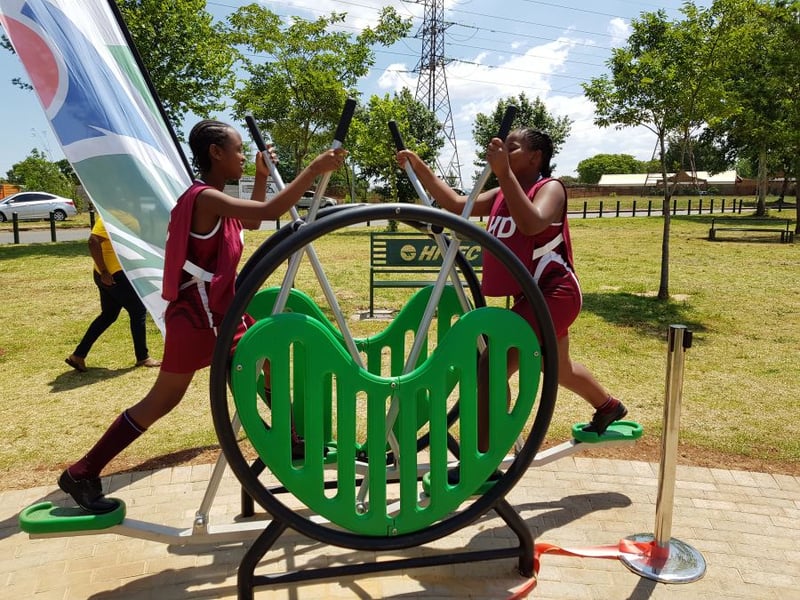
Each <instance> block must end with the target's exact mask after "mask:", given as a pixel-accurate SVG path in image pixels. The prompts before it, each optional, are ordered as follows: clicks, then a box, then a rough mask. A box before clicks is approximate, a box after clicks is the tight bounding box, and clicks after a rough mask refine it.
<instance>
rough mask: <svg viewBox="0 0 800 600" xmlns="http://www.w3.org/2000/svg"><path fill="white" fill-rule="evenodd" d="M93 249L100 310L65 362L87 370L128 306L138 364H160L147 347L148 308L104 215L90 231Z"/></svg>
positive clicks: (84, 370) (81, 369) (139, 365)
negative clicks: (99, 341) (88, 359)
mask: <svg viewBox="0 0 800 600" xmlns="http://www.w3.org/2000/svg"><path fill="white" fill-rule="evenodd" d="M89 252H90V253H91V255H92V260H93V261H94V271H93V273H94V283H95V285H96V286H97V290H98V291H99V292H100V314H99V315H97V317H96V318H95V320H94V321H92V323H91V325H89V328H88V329H87V330H86V333H85V334H84V335H83V339H81V341H80V343H79V344H78V346H77V347H76V348H75V351H74V352H73V353H72V354H70V355H69V356H68V357H67V358H65V359H64V362H66V363H67V364H68V365H69V366H70V367H72V368H73V369H75V370H76V371H80V372H81V373H85V372H86V357H87V356H88V354H89V351H90V350H91V349H92V346H93V345H94V343H95V342H96V341H97V339H98V338H99V337H100V336H101V335H103V332H105V330H106V329H108V328H109V327H111V325H112V324H113V323H114V322H115V321H116V320H117V317H119V313H120V312H121V311H122V309H123V308H124V309H125V310H126V311H128V318H129V319H130V326H131V338H133V351H134V353H135V355H136V366H137V367H157V366H159V365H160V364H161V361H159V360H156V359H154V358H151V357H150V352H149V350H148V349H147V327H146V319H147V309H146V308H145V306H144V304H143V303H142V301H141V299H140V298H139V295H138V294H137V293H136V290H135V289H134V288H133V285H131V282H130V280H129V279H128V277H127V276H126V275H125V272H124V271H123V270H122V265H121V264H120V263H119V259H118V258H117V255H116V253H115V252H114V248H113V246H112V245H111V239H110V238H109V237H108V232H107V231H106V227H105V225H104V224H103V220H102V219H100V218H98V219H97V220H96V221H95V223H94V227H92V232H91V234H90V235H89Z"/></svg>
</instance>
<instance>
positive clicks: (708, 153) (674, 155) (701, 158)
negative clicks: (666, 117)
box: [665, 129, 732, 173]
mask: <svg viewBox="0 0 800 600" xmlns="http://www.w3.org/2000/svg"><path fill="white" fill-rule="evenodd" d="M707 131H708V129H705V130H703V132H702V133H701V134H700V135H699V136H698V137H696V138H695V137H692V138H690V139H689V146H688V148H687V151H686V152H684V148H683V140H681V139H679V138H676V137H674V136H673V137H670V138H669V140H668V142H669V145H668V146H667V154H666V157H665V161H666V163H667V169H668V170H670V171H680V170H683V171H689V172H694V171H708V172H710V173H721V172H723V171H727V170H728V169H730V168H731V167H732V162H731V160H730V158H729V157H728V156H727V153H726V152H725V148H723V147H721V146H720V145H719V143H718V142H717V141H715V140H714V139H713V138H711V137H709V136H708V135H707V133H706V132H707Z"/></svg>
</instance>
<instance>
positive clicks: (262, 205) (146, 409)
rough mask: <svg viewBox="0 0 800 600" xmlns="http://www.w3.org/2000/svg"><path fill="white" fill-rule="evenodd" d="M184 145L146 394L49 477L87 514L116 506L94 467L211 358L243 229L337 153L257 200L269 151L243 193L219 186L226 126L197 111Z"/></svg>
mask: <svg viewBox="0 0 800 600" xmlns="http://www.w3.org/2000/svg"><path fill="white" fill-rule="evenodd" d="M189 146H190V148H191V150H192V155H193V156H194V162H195V167H196V168H197V170H198V171H199V173H200V178H199V179H197V180H195V181H194V183H192V185H191V186H190V187H189V189H188V190H186V192H184V193H183V194H182V195H181V197H180V198H179V199H178V202H177V204H176V205H175V207H174V208H173V210H172V213H171V214H170V223H169V227H168V230H167V243H166V248H165V253H164V281H163V290H162V295H163V296H164V299H165V300H168V301H169V304H168V306H167V310H166V312H165V315H164V317H165V319H164V321H165V325H166V338H165V342H164V358H163V361H162V364H161V369H160V371H159V374H158V378H157V379H156V382H155V384H153V387H152V388H151V390H150V391H149V392H148V393H147V395H146V396H145V397H144V398H143V399H142V400H140V401H139V402H138V403H136V404H134V405H133V406H131V407H130V408H128V409H127V410H125V411H123V412H122V414H120V415H119V416H118V417H117V419H116V420H115V421H114V422H113V423H112V424H111V426H110V427H109V428H108V430H107V431H106V433H105V434H104V435H103V436H102V437H101V438H100V440H99V441H98V442H97V443H96V444H95V445H94V447H93V448H92V449H91V450H89V452H88V453H87V454H86V455H85V456H84V457H83V458H81V459H80V460H79V461H78V462H76V463H74V464H73V465H71V466H69V467H68V468H67V469H66V470H65V471H64V472H63V473H62V474H61V477H59V480H58V486H59V487H60V488H61V489H62V490H63V491H65V492H66V493H67V494H69V495H70V496H72V498H73V499H74V500H75V502H77V503H78V505H79V506H80V507H81V508H83V509H84V510H87V511H89V512H92V513H105V512H111V511H113V510H115V509H116V508H117V507H118V506H119V504H118V503H117V502H115V501H113V500H109V499H108V498H106V497H105V496H104V495H103V490H102V485H101V482H100V472H101V471H102V470H103V468H104V467H105V466H106V465H107V464H108V463H109V462H110V461H111V460H112V459H113V458H114V457H115V456H117V455H118V454H119V453H120V452H122V451H123V450H124V449H125V448H127V447H128V446H129V445H130V444H131V443H133V441H134V440H136V439H137V438H138V437H139V436H140V435H141V434H142V433H144V432H145V431H146V430H147V428H148V427H150V426H151V425H152V424H153V423H155V422H156V421H157V420H158V419H160V418H161V417H163V416H164V415H166V414H167V413H168V412H170V411H171V410H172V409H173V408H175V407H176V406H177V405H178V403H179V402H180V401H181V399H183V396H184V394H185V393H186V390H187V389H188V387H189V384H190V383H191V381H192V378H193V377H194V373H195V371H197V370H198V369H202V368H205V367H207V366H208V365H209V364H211V358H212V355H213V352H214V345H215V343H216V339H217V327H219V325H220V323H221V321H222V318H223V316H224V314H225V312H226V311H227V309H228V307H229V306H230V304H231V301H232V300H233V294H234V283H235V279H236V266H237V265H238V263H239V259H240V258H241V255H242V248H243V237H242V234H243V229H244V228H247V229H257V228H258V227H259V226H260V225H261V222H262V221H265V220H270V219H277V218H278V217H280V216H281V215H282V214H284V213H285V212H286V211H288V210H289V208H290V207H291V206H293V205H294V204H295V203H296V202H297V201H298V200H299V199H300V197H301V196H302V194H303V192H305V191H306V190H307V189H308V188H309V187H311V184H313V182H314V180H315V179H316V177H317V176H318V175H321V174H323V173H327V172H330V171H333V170H335V169H337V168H338V167H340V166H341V165H342V163H343V161H344V158H345V155H346V154H347V153H346V151H345V150H343V149H341V148H337V149H335V150H326V151H325V152H323V153H322V154H320V155H319V156H317V157H316V158H315V159H314V160H313V161H312V162H311V164H309V165H308V166H307V167H306V168H305V169H304V170H303V171H302V172H301V173H300V174H299V175H298V176H297V177H296V178H295V179H294V181H292V182H291V183H289V184H288V185H287V186H286V187H285V188H284V189H283V190H282V191H280V192H278V193H277V194H275V196H273V197H272V198H270V199H268V200H267V199H266V192H267V177H268V175H269V169H268V167H267V163H266V162H265V161H266V160H269V159H268V158H267V157H264V156H262V155H261V153H258V154H257V155H256V178H255V183H254V186H253V193H252V196H251V198H252V199H251V200H241V199H239V198H233V197H231V196H228V195H226V194H224V193H223V192H222V190H223V189H224V187H225V182H226V181H227V180H230V179H239V178H240V177H241V176H242V167H243V166H244V163H245V157H244V154H243V150H242V137H241V135H239V133H238V132H237V131H236V130H235V129H233V128H232V127H231V126H230V125H227V124H225V123H221V122H219V121H212V120H205V121H201V122H199V123H198V124H197V125H195V126H194V128H192V131H191V133H190V134H189ZM270 158H271V157H270ZM248 319H249V318H247V317H245V318H243V319H242V323H241V324H240V326H239V330H238V331H237V334H236V336H235V340H238V339H239V338H240V337H241V336H242V335H243V334H244V332H245V330H246V328H247V326H248V325H249V324H250V323H251V322H252V321H250V322H248Z"/></svg>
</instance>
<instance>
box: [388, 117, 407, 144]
mask: <svg viewBox="0 0 800 600" xmlns="http://www.w3.org/2000/svg"><path fill="white" fill-rule="evenodd" d="M389 131H391V132H392V139H393V140H394V145H395V147H396V148H397V149H398V150H405V149H406V145H405V144H404V143H403V136H401V135H400V130H399V129H398V128H397V121H389Z"/></svg>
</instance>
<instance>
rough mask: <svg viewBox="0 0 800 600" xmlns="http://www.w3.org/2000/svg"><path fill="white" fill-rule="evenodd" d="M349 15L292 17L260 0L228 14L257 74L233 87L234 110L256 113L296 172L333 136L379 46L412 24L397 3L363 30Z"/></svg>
mask: <svg viewBox="0 0 800 600" xmlns="http://www.w3.org/2000/svg"><path fill="white" fill-rule="evenodd" d="M344 18H345V15H344V14H342V13H331V15H330V16H328V17H320V18H318V19H317V20H315V21H307V20H304V19H300V18H298V17H293V18H292V20H291V23H290V24H288V25H285V23H284V18H283V17H281V16H279V15H277V14H275V13H273V12H271V11H269V10H267V9H266V8H264V7H262V6H259V5H256V4H251V5H248V6H244V7H242V8H240V9H238V10H237V11H236V12H234V13H233V14H232V15H230V17H229V18H228V21H229V24H230V35H231V37H232V40H233V41H234V42H235V43H237V44H239V45H241V46H242V47H243V48H244V50H245V51H246V52H247V53H248V54H247V55H244V54H243V55H242V62H243V65H244V70H245V71H247V73H248V74H249V78H248V79H247V81H245V82H244V84H243V85H242V86H241V88H239V89H238V90H237V91H236V92H235V93H234V94H233V98H234V107H233V112H234V114H235V115H237V116H238V117H243V116H244V115H245V114H246V113H247V112H251V113H253V115H254V117H255V118H256V120H257V121H258V122H259V124H260V125H262V126H264V128H265V130H266V131H268V132H269V133H270V134H271V137H272V138H273V140H274V142H275V144H276V145H277V147H278V148H280V149H281V153H282V154H284V153H288V155H289V156H290V159H291V161H290V162H291V164H290V165H289V170H291V171H292V172H293V173H296V172H299V171H300V170H301V169H302V168H303V166H304V162H305V160H306V158H307V157H308V156H309V155H312V154H316V153H317V152H319V151H321V150H322V149H323V148H325V147H326V146H328V145H329V144H330V141H331V135H332V132H333V129H334V127H335V126H336V123H337V121H338V120H339V116H340V114H341V111H342V106H343V105H344V102H345V99H346V98H347V96H357V95H358V93H357V91H356V89H355V86H356V83H357V81H358V80H359V78H361V77H363V76H364V75H366V74H367V73H368V72H369V68H370V67H371V66H372V65H373V64H374V61H375V57H374V52H373V51H372V49H371V47H372V46H374V45H377V44H380V45H384V46H388V45H390V44H392V43H394V42H395V41H397V40H398V39H400V37H402V36H403V35H405V34H406V33H407V32H408V30H409V28H410V22H409V21H405V20H402V19H400V17H399V16H398V15H397V13H396V11H395V10H394V9H392V8H385V9H383V11H382V13H381V16H380V19H379V21H378V24H377V25H376V26H375V27H374V28H369V27H367V28H365V29H363V30H361V32H360V33H359V34H358V35H357V36H352V35H351V34H349V33H346V32H344V31H342V30H341V29H340V28H339V26H340V24H341V23H342V21H343V20H344ZM250 54H254V55H255V56H256V58H250V57H249V55H250ZM265 57H269V59H268V60H265Z"/></svg>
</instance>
